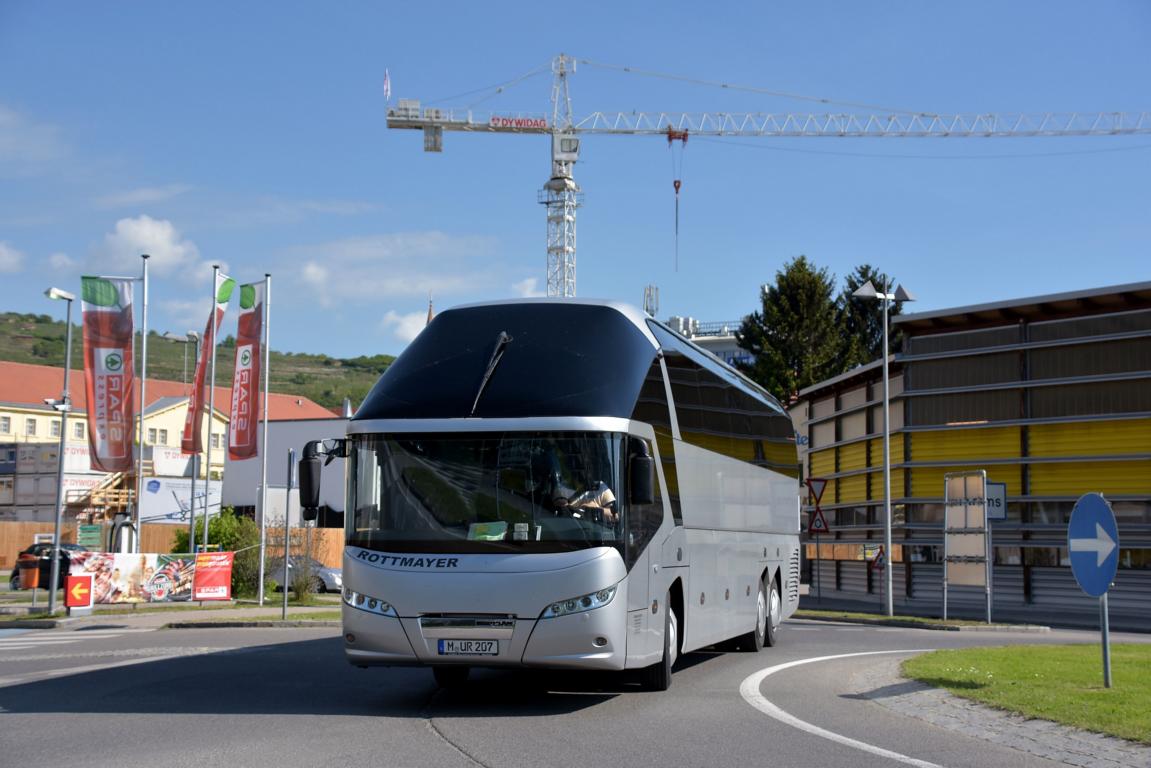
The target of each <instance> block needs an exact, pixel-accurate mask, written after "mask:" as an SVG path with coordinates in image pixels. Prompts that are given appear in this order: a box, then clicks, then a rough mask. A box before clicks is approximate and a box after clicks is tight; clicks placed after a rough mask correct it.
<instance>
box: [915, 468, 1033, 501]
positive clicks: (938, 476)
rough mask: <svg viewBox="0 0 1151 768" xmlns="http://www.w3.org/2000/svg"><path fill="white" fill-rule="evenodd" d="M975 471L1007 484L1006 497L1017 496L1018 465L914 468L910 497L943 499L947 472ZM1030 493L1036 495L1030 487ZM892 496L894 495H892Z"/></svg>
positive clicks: (1018, 483) (1018, 486)
mask: <svg viewBox="0 0 1151 768" xmlns="http://www.w3.org/2000/svg"><path fill="white" fill-rule="evenodd" d="M976 469H985V470H987V479H988V480H990V481H992V482H997V483H1007V495H1008V496H1017V495H1019V491H1020V488H1021V487H1022V485H1021V478H1022V476H1021V474H1020V472H1019V465H1018V464H1006V465H998V464H997V465H992V466H956V467H915V468H914V469H912V470H911V495H912V496H913V497H915V498H919V499H922V498H935V499H941V498H943V476H944V475H946V474H947V473H948V472H967V471H971V470H976ZM1031 492H1032V493H1037V491H1035V489H1034V485H1033V486H1032V491H1031ZM892 495H893V496H894V495H896V494H894V493H893V494H892Z"/></svg>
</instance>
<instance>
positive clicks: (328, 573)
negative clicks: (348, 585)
mask: <svg viewBox="0 0 1151 768" xmlns="http://www.w3.org/2000/svg"><path fill="white" fill-rule="evenodd" d="M305 563H307V564H310V566H311V569H312V573H313V574H315V577H316V583H315V588H316V591H317V592H342V591H343V589H344V579H343V574H342V572H341V571H340V569H339V568H329V567H328V566H326V565H324V564H323V563H321V562H320V561H319V560H302V559H301V558H298V557H292V558H289V559H288V587H289V588H291V584H292V579H293V578H294V577H295V571H294V569H295V568H296V567H298V566H299V565H301V564H305ZM265 569H266V573H267V576H268V578H270V579H272V580H274V581H275V582H276V583H277V584H279V583H280V582H281V581H283V580H284V561H283V560H269V561H268V562H267V564H266V565H265ZM279 590H280V587H277V588H276V591H277V592H278V591H279Z"/></svg>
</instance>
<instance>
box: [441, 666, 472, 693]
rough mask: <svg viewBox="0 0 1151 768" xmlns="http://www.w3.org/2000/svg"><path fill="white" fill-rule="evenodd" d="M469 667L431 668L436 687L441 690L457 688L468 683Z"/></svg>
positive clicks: (470, 669)
mask: <svg viewBox="0 0 1151 768" xmlns="http://www.w3.org/2000/svg"><path fill="white" fill-rule="evenodd" d="M471 671H472V668H471V667H454V666H453V667H432V675H433V676H434V677H435V678H436V685H438V686H439V687H441V688H459V687H460V686H461V685H463V684H464V683H466V682H467V681H468V675H469V674H470V673H471Z"/></svg>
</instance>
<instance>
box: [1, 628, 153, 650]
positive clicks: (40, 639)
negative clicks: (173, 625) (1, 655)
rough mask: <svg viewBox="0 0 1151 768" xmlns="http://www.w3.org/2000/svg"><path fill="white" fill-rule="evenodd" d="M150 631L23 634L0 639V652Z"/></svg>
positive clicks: (76, 631)
mask: <svg viewBox="0 0 1151 768" xmlns="http://www.w3.org/2000/svg"><path fill="white" fill-rule="evenodd" d="M151 631H152V630H150V629H143V630H141V629H118V630H109V629H94V630H89V631H84V630H74V631H70V632H43V633H31V632H29V633H25V634H21V635H15V636H12V637H0V651H11V650H23V649H26V648H37V647H41V646H46V645H65V644H68V643H82V642H84V641H85V640H110V639H112V638H115V637H120V636H121V635H126V634H129V633H135V632H151Z"/></svg>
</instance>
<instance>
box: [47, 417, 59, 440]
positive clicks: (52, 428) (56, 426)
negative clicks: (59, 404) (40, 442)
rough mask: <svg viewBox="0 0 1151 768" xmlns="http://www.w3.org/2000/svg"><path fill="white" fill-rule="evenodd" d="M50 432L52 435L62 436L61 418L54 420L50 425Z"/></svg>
mask: <svg viewBox="0 0 1151 768" xmlns="http://www.w3.org/2000/svg"><path fill="white" fill-rule="evenodd" d="M48 433H49V434H50V435H51V436H52V437H59V436H60V421H59V420H56V421H53V422H51V423H50V424H49V425H48Z"/></svg>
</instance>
